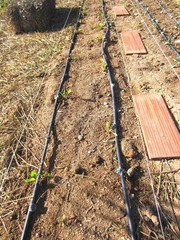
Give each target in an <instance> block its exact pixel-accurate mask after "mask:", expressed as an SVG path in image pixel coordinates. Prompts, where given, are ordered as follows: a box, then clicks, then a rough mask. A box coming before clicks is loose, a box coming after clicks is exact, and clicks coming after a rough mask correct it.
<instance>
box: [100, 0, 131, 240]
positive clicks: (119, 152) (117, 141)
mask: <svg viewBox="0 0 180 240" xmlns="http://www.w3.org/2000/svg"><path fill="white" fill-rule="evenodd" d="M102 12H103V15H104V20H105V24H106V32H105V34H104V37H103V39H102V45H101V47H102V56H103V59H104V62H105V64H106V69H107V72H108V76H109V80H110V85H111V93H112V105H113V120H114V123H113V129H114V133H115V142H116V153H117V159H118V165H119V168H118V169H117V173H119V175H120V178H121V184H122V189H123V194H124V202H125V205H126V211H127V216H128V223H129V230H130V234H131V240H135V239H136V234H135V228H134V223H133V218H132V213H131V207H130V203H129V199H128V193H127V189H126V182H125V178H124V173H123V163H122V155H121V149H120V144H119V137H118V127H117V126H118V123H117V107H116V100H115V82H114V81H113V78H112V73H111V71H110V65H109V63H108V60H107V57H106V47H105V42H106V41H107V38H108V36H109V30H110V27H109V23H108V19H107V17H106V14H105V3H104V0H102Z"/></svg>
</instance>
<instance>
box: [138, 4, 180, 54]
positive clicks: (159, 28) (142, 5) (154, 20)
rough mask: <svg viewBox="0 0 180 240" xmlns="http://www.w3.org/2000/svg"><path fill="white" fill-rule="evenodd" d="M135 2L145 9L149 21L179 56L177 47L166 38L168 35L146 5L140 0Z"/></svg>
mask: <svg viewBox="0 0 180 240" xmlns="http://www.w3.org/2000/svg"><path fill="white" fill-rule="evenodd" d="M136 2H137V3H138V4H139V5H140V6H141V8H142V9H143V10H144V11H145V13H146V14H147V15H148V16H149V18H150V19H151V21H152V22H153V24H154V25H155V26H156V28H157V30H158V31H159V32H160V33H161V35H162V37H163V38H164V40H165V41H166V42H167V43H168V45H169V46H170V48H171V49H172V50H173V51H174V52H175V53H176V55H177V56H178V57H180V53H179V52H178V51H177V49H176V48H175V47H174V46H173V45H172V43H171V41H170V40H169V39H168V37H167V36H166V34H165V33H164V31H163V30H162V28H161V27H160V26H159V24H158V23H157V21H156V19H155V18H154V17H153V16H152V14H151V13H150V12H149V11H148V9H147V8H146V6H145V5H144V4H143V2H142V1H139V0H136Z"/></svg>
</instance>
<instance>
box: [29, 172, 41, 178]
mask: <svg viewBox="0 0 180 240" xmlns="http://www.w3.org/2000/svg"><path fill="white" fill-rule="evenodd" d="M29 176H30V177H32V178H36V177H37V176H39V174H38V173H37V172H35V171H32V172H31V173H30V174H29Z"/></svg>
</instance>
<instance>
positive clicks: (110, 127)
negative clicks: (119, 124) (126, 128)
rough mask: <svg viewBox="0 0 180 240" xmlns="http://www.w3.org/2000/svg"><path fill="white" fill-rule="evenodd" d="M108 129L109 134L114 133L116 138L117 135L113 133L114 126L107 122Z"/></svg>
mask: <svg viewBox="0 0 180 240" xmlns="http://www.w3.org/2000/svg"><path fill="white" fill-rule="evenodd" d="M106 128H107V129H108V130H109V132H112V133H113V135H114V136H117V134H116V133H115V132H114V131H113V126H112V124H111V123H110V122H106Z"/></svg>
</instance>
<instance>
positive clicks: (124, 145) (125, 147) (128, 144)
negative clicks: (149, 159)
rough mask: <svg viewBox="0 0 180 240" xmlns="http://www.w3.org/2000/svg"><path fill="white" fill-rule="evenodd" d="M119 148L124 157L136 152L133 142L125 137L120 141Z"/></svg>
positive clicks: (135, 154) (133, 154) (131, 155)
mask: <svg viewBox="0 0 180 240" xmlns="http://www.w3.org/2000/svg"><path fill="white" fill-rule="evenodd" d="M121 150H122V153H123V155H124V156H125V157H130V158H133V157H136V156H137V154H138V151H137V147H136V146H135V145H134V143H133V142H132V141H128V140H126V139H124V140H122V141H121Z"/></svg>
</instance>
